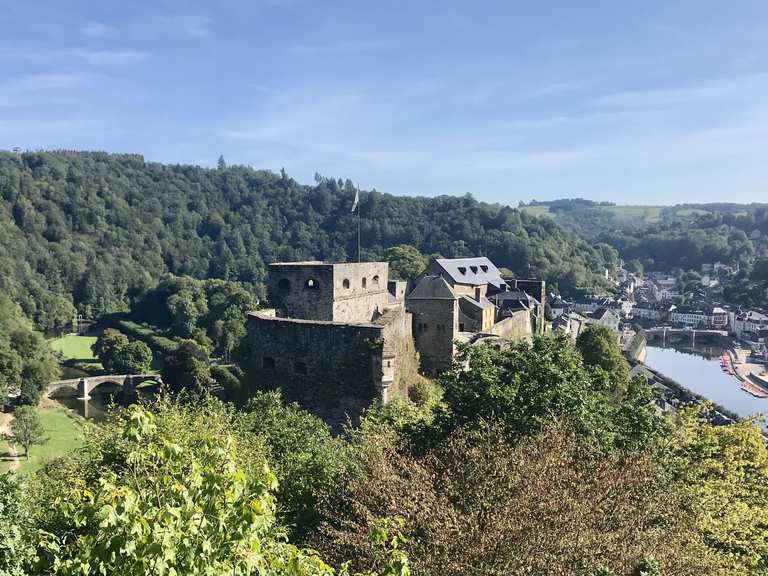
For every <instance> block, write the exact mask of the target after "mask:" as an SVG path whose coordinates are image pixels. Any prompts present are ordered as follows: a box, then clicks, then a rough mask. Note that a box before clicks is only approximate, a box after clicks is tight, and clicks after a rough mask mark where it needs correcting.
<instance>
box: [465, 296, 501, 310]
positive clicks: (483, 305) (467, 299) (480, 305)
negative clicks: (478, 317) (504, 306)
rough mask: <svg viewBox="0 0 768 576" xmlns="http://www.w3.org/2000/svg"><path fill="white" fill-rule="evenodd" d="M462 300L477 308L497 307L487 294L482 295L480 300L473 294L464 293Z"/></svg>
mask: <svg viewBox="0 0 768 576" xmlns="http://www.w3.org/2000/svg"><path fill="white" fill-rule="evenodd" d="M461 302H465V303H467V304H469V305H470V306H472V307H473V308H477V309H479V310H487V309H488V308H495V307H496V306H495V305H494V304H493V302H491V301H490V300H488V298H486V297H485V296H482V297H481V298H480V301H479V302H478V301H477V300H475V299H474V298H473V297H472V296H469V295H467V294H464V295H463V296H462V297H461Z"/></svg>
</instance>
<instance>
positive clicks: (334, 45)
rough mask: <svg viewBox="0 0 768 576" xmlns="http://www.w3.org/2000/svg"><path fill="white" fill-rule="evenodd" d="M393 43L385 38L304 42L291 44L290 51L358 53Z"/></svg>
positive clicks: (301, 52)
mask: <svg viewBox="0 0 768 576" xmlns="http://www.w3.org/2000/svg"><path fill="white" fill-rule="evenodd" d="M390 45H391V43H389V42H385V41H383V40H348V41H338V42H302V43H297V44H291V45H290V46H289V47H288V51H289V52H292V53H294V54H302V55H315V54H316V55H318V56H321V55H328V54H358V53H363V52H374V51H378V50H382V49H384V48H386V47H388V46H390Z"/></svg>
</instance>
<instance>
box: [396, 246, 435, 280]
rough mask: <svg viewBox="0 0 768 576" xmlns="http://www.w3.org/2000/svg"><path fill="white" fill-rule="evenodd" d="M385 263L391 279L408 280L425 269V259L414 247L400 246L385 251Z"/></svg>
mask: <svg viewBox="0 0 768 576" xmlns="http://www.w3.org/2000/svg"><path fill="white" fill-rule="evenodd" d="M387 261H388V262H389V270H390V273H391V275H392V277H393V278H399V279H401V280H410V279H412V278H415V277H416V276H418V275H419V274H421V273H422V272H423V271H424V269H425V268H426V267H427V264H428V262H427V258H426V257H425V256H424V255H423V254H422V253H421V252H419V250H418V249H417V248H415V247H414V246H408V245H407V244H401V245H400V246H393V247H392V248H390V249H389V250H387Z"/></svg>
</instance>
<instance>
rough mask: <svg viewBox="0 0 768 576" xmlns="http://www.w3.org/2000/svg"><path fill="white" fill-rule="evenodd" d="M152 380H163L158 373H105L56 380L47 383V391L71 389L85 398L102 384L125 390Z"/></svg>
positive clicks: (50, 392) (51, 392)
mask: <svg viewBox="0 0 768 576" xmlns="http://www.w3.org/2000/svg"><path fill="white" fill-rule="evenodd" d="M148 380H153V381H155V382H158V383H161V384H162V382H163V380H162V378H161V377H160V375H159V374H107V375H104V376H84V377H82V378H72V379H70V380H56V381H55V382H51V383H50V384H48V393H47V395H48V396H50V395H51V394H54V393H56V392H58V391H60V390H67V389H68V390H72V392H73V393H74V394H76V395H77V397H78V398H81V399H83V400H87V399H88V398H90V395H91V391H93V389H94V388H96V387H97V386H101V385H102V384H106V383H112V384H116V385H117V386H120V387H121V388H122V389H123V390H125V391H132V390H135V389H136V387H137V386H138V385H139V384H141V383H142V382H146V381H148Z"/></svg>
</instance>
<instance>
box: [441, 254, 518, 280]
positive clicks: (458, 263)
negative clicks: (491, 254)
mask: <svg viewBox="0 0 768 576" xmlns="http://www.w3.org/2000/svg"><path fill="white" fill-rule="evenodd" d="M435 262H436V263H437V265H438V266H440V267H441V268H442V269H443V270H445V273H446V274H447V275H448V276H449V277H450V278H451V279H452V280H453V281H454V282H456V283H457V284H469V285H472V286H482V285H483V284H491V285H493V286H496V287H500V286H502V285H503V284H504V283H505V282H504V280H503V279H502V278H501V272H500V271H499V269H498V268H496V266H494V264H493V262H491V261H490V260H489V259H488V258H486V257H485V256H481V257H479V258H437V259H436V260H435Z"/></svg>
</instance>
